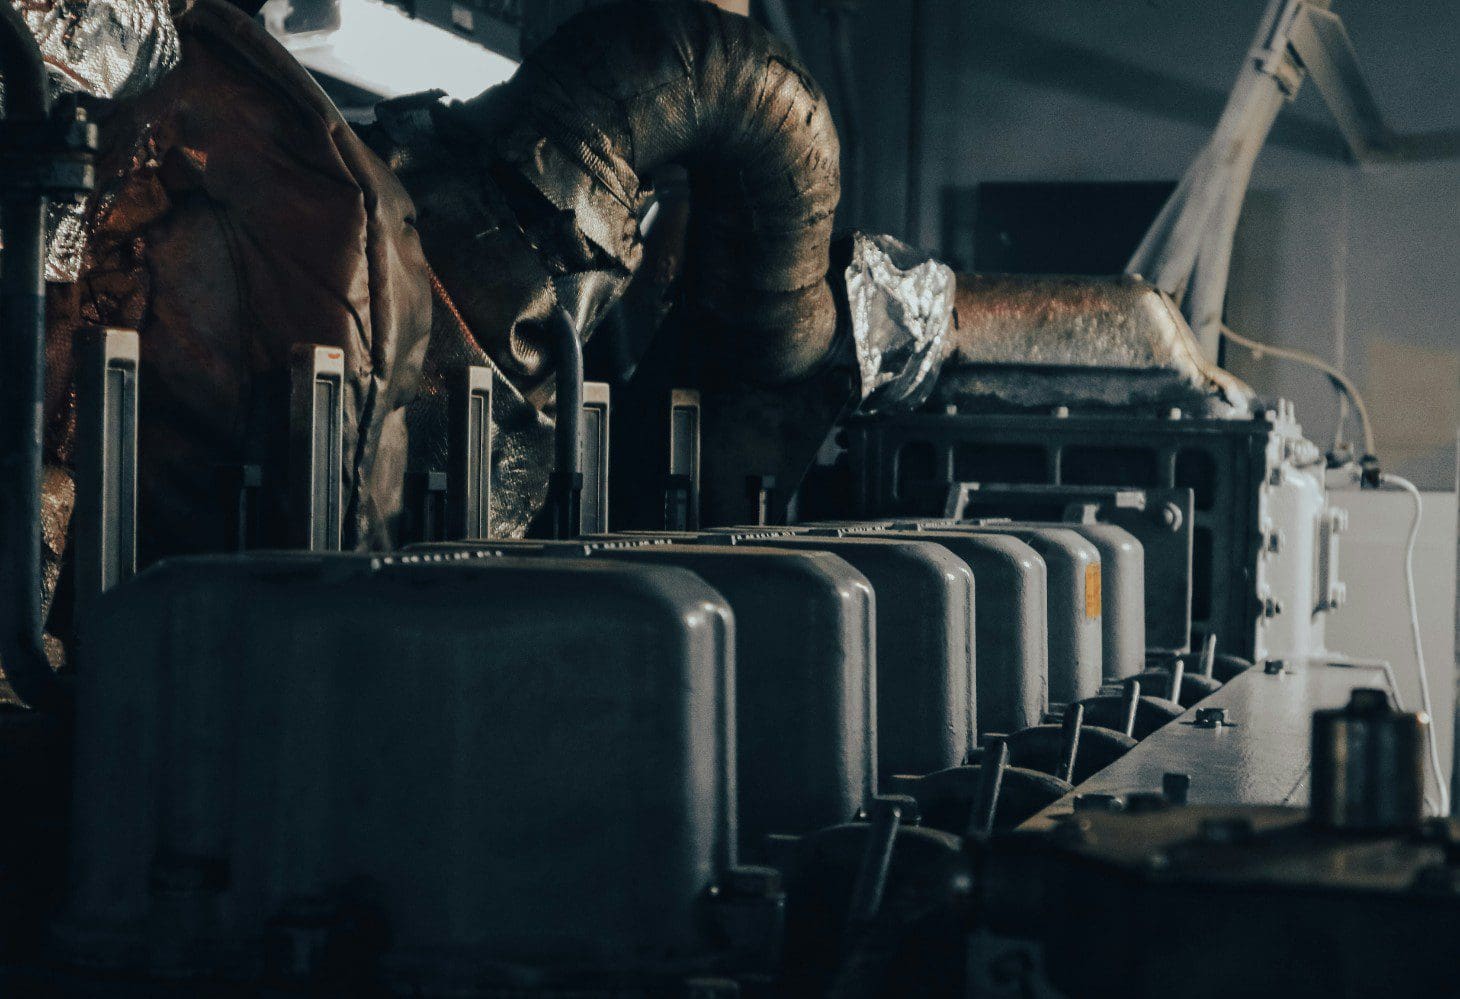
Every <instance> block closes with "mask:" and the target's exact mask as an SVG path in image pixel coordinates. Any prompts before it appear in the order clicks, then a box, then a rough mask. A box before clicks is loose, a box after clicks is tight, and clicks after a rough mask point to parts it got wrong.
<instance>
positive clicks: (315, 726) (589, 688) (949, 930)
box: [52, 427, 1332, 995]
mask: <svg viewBox="0 0 1460 999" xmlns="http://www.w3.org/2000/svg"><path fill="white" fill-rule="evenodd" d="M1280 430H1281V427H1277V428H1276V429H1275V431H1274V433H1273V438H1274V440H1275V441H1277V442H1278V443H1276V444H1274V447H1276V448H1278V449H1279V450H1282V449H1283V448H1287V452H1291V450H1292V445H1291V443H1288V444H1284V443H1283V441H1284V440H1286V439H1288V437H1290V436H1291V435H1284V434H1283V433H1281V432H1280ZM1287 452H1284V453H1283V454H1281V455H1277V458H1278V461H1277V462H1276V465H1275V471H1274V474H1273V475H1272V477H1271V479H1270V482H1269V483H1268V485H1269V486H1270V487H1271V491H1272V493H1273V495H1275V496H1276V497H1277V500H1276V501H1271V502H1270V501H1267V500H1264V502H1265V503H1268V505H1269V506H1271V507H1273V508H1274V515H1276V507H1277V505H1278V504H1279V503H1281V502H1288V501H1291V502H1292V503H1293V504H1294V505H1295V506H1297V507H1298V512H1299V514H1300V515H1301V516H1300V518H1297V519H1290V520H1289V521H1287V523H1289V524H1291V525H1292V526H1291V527H1290V528H1289V531H1290V532H1291V533H1293V534H1297V535H1300V536H1299V537H1293V538H1290V539H1289V541H1288V543H1287V544H1286V547H1283V546H1271V547H1270V548H1269V549H1268V550H1267V551H1265V552H1264V555H1263V558H1264V560H1265V561H1264V563H1263V569H1262V570H1261V572H1260V573H1259V575H1261V579H1260V580H1259V581H1258V583H1259V585H1261V586H1264V587H1267V588H1268V590H1269V594H1271V593H1272V589H1273V587H1274V586H1277V585H1288V586H1289V590H1290V591H1291V592H1288V591H1284V592H1283V593H1282V594H1280V595H1278V596H1275V597H1274V599H1289V600H1293V601H1295V602H1301V601H1311V600H1313V596H1312V591H1313V590H1314V588H1315V587H1316V586H1317V585H1319V584H1318V582H1317V581H1318V580H1320V579H1321V578H1322V577H1323V572H1322V571H1321V567H1317V566H1315V565H1314V560H1315V559H1318V558H1319V549H1320V541H1321V542H1322V543H1323V544H1326V543H1327V541H1328V538H1329V535H1328V534H1327V533H1324V534H1322V536H1321V538H1320V532H1319V531H1317V530H1316V529H1315V525H1319V524H1320V522H1325V523H1326V521H1323V517H1324V516H1325V514H1324V512H1323V511H1324V507H1323V503H1324V498H1323V496H1322V494H1321V480H1317V479H1315V477H1314V476H1312V475H1311V474H1309V475H1307V476H1299V477H1298V478H1296V480H1295V481H1296V482H1297V483H1298V486H1299V488H1297V489H1288V488H1285V483H1287V482H1288V481H1289V480H1288V479H1285V478H1284V476H1285V475H1286V476H1290V477H1291V476H1294V475H1295V474H1296V473H1294V472H1292V470H1291V468H1290V466H1291V464H1292V463H1291V462H1290V461H1288V460H1287V459H1288V457H1290V455H1289V454H1288V453H1287ZM1275 454H1276V452H1275ZM1315 481H1317V482H1318V483H1319V486H1318V490H1317V492H1316V493H1315V491H1314V488H1313V483H1314V482H1315ZM1294 497H1295V498H1294ZM1315 497H1316V503H1317V506H1314V504H1313V502H1312V501H1313V500H1314V499H1315ZM1305 504H1306V505H1305ZM1310 507H1312V509H1310ZM1272 530H1273V531H1274V532H1275V531H1276V530H1277V528H1276V527H1274V528H1272ZM1309 535H1312V537H1311V539H1310V538H1309ZM1282 555H1286V556H1287V558H1288V559H1290V560H1295V562H1299V563H1303V564H1296V565H1295V567H1294V568H1291V569H1290V570H1289V569H1285V568H1284V565H1282V564H1279V565H1278V566H1277V567H1276V568H1273V566H1272V564H1271V563H1273V562H1274V561H1278V562H1281V559H1280V556H1282ZM1323 557H1324V558H1326V559H1328V560H1329V562H1331V561H1332V553H1331V552H1330V551H1329V550H1328V549H1327V548H1323ZM1329 562H1325V563H1324V564H1325V565H1327V564H1329ZM1154 568H1156V569H1157V571H1154V572H1148V567H1147V566H1146V564H1145V555H1144V552H1143V548H1142V545H1141V544H1140V542H1139V541H1137V540H1136V538H1135V537H1134V536H1133V535H1132V534H1130V533H1128V532H1127V531H1125V530H1123V529H1121V528H1120V527H1117V526H1114V525H1112V524H1109V523H1100V522H1094V521H1088V520H1087V521H1084V522H1071V523H1049V522H1044V523H1040V522H1024V521H1014V520H1009V519H997V520H963V521H956V520H949V519H941V518H926V519H902V520H900V519H896V518H891V519H883V520H878V521H862V522H855V521H842V522H824V523H812V524H802V525H796V526H791V527H775V528H772V527H765V526H754V527H747V528H721V529H713V530H706V531H656V532H642V533H640V532H630V533H621V534H617V535H597V536H588V537H584V538H581V539H577V540H571V541H517V542H511V541H458V542H438V543H428V544H421V545H417V546H415V547H414V548H411V549H408V550H405V551H403V552H400V553H398V554H395V555H390V556H371V555H347V554H326V553H310V552H303V551H296V552H281V553H272V554H270V553H258V554H247V555H236V556H227V555H220V556H205V557H192V558H185V559H177V560H172V561H168V562H164V563H161V564H159V565H157V566H154V567H153V568H151V569H149V570H148V571H147V572H145V573H143V574H142V575H141V576H140V577H139V578H137V579H136V580H134V581H133V582H132V583H130V584H129V585H127V586H124V587H120V588H117V589H116V590H114V591H112V592H111V593H109V594H108V595H106V596H105V597H104V598H102V599H101V601H100V605H99V606H98V607H97V609H96V612H95V613H93V614H92V615H91V618H90V620H89V623H88V625H87V627H86V629H85V630H84V631H83V633H82V635H81V638H80V649H81V653H82V662H81V664H80V668H79V671H78V673H79V681H80V682H79V692H78V707H77V711H78V725H77V730H78V732H79V741H78V745H77V759H76V762H75V773H76V775H77V776H76V786H75V790H74V799H75V811H74V816H73V830H72V849H71V857H72V862H71V863H72V870H71V876H70V887H69V890H68V892H67V896H66V901H65V904H64V907H63V909H62V914H61V916H60V918H59V920H58V922H57V924H56V925H55V927H54V930H53V932H52V938H53V941H54V943H55V946H56V949H57V955H58V958H59V961H60V963H61V964H63V965H65V966H67V967H69V968H73V969H83V972H82V973H83V974H96V975H103V976H107V975H112V976H114V975H118V974H124V975H141V976H143V977H144V978H147V979H153V980H159V981H161V980H166V981H174V982H189V981H198V980H207V981H223V982H234V983H257V982H274V983H293V984H294V985H296V986H298V985H301V983H303V984H305V985H307V984H308V983H318V982H321V981H334V982H337V983H338V982H352V981H353V982H369V983H372V986H378V985H381V984H382V983H383V984H384V987H387V988H389V989H391V990H394V991H398V992H402V993H406V994H426V995H435V994H442V995H446V994H450V995H459V994H479V993H481V994H486V993H492V992H493V991H494V990H502V989H528V990H537V991H542V992H548V993H551V992H554V991H557V990H573V989H579V988H608V987H615V988H618V987H633V988H640V987H644V988H650V989H667V990H669V992H671V993H674V992H676V991H682V990H684V989H688V990H690V991H691V992H695V991H696V990H698V993H700V994H720V991H719V990H727V991H725V994H733V993H734V992H735V991H736V990H737V989H742V990H751V991H752V994H753V991H754V989H756V988H763V989H766V990H768V991H770V992H773V993H775V992H778V993H780V994H817V993H820V992H824V991H825V990H827V989H828V988H832V987H834V983H835V982H837V981H840V980H841V979H840V978H839V976H842V977H845V976H847V975H849V974H850V975H853V976H855V975H856V974H857V972H856V971H855V967H856V966H857V965H858V964H859V963H866V956H865V953H864V951H865V952H870V953H876V952H877V950H878V948H877V947H876V946H873V945H872V944H871V943H870V942H869V941H873V940H878V939H881V940H883V945H882V948H881V949H882V950H883V951H887V950H889V949H891V950H895V951H896V952H897V956H896V957H895V958H885V955H884V960H883V962H882V964H881V965H879V966H876V967H873V968H871V969H863V972H862V973H863V974H864V977H865V978H866V979H867V980H868V981H872V980H877V981H881V982H882V984H881V985H880V986H878V987H877V988H879V989H881V990H882V991H883V992H884V993H885V994H913V992H916V993H918V994H935V993H938V992H943V993H946V994H959V993H960V992H961V991H962V990H964V989H966V988H969V987H971V986H970V984H969V983H970V981H971V979H970V969H972V968H973V964H970V963H969V962H968V960H967V953H968V951H967V941H968V939H969V937H968V936H967V933H968V931H969V929H970V927H971V926H973V925H974V924H975V923H976V922H978V919H977V918H976V917H975V916H974V915H973V913H975V912H977V911H978V910H979V908H980V906H979V903H978V899H977V896H978V891H979V889H980V888H982V886H983V885H985V884H988V885H995V886H1002V887H1000V888H999V890H1000V891H1005V892H1007V882H1002V881H1000V879H999V878H998V877H997V876H996V875H993V874H990V873H989V872H988V871H987V870H986V869H985V868H986V866H987V865H988V864H989V863H990V861H989V860H988V858H987V857H983V856H982V855H981V854H980V852H979V851H982V850H986V849H988V847H987V846H986V844H987V843H988V842H989V837H990V836H991V835H992V836H993V837H994V842H998V841H999V839H1000V838H1001V837H1002V835H1003V834H1004V833H1006V832H1007V831H1009V830H1013V829H1015V827H1017V826H1019V825H1020V824H1021V823H1024V822H1026V820H1029V819H1031V818H1032V817H1034V816H1036V814H1037V813H1041V812H1042V811H1044V810H1046V809H1050V808H1051V806H1054V811H1055V812H1059V811H1060V810H1061V809H1063V811H1064V812H1068V811H1069V806H1070V803H1071V802H1072V801H1078V796H1077V795H1075V794H1074V792H1075V791H1076V788H1077V786H1078V785H1079V784H1080V783H1081V782H1083V781H1085V780H1087V779H1088V778H1090V777H1092V776H1094V775H1095V774H1097V773H1099V772H1100V771H1102V770H1103V769H1105V768H1106V767H1107V766H1108V765H1109V764H1111V763H1113V762H1115V761H1117V760H1119V759H1120V758H1121V757H1123V756H1124V755H1126V754H1127V753H1129V752H1131V751H1132V750H1134V749H1135V747H1136V746H1137V745H1138V742H1139V741H1140V740H1141V739H1143V738H1145V737H1146V736H1149V735H1150V734H1152V733H1154V732H1156V731H1158V730H1160V729H1161V728H1163V727H1164V726H1166V725H1168V724H1171V723H1173V722H1176V721H1177V720H1178V719H1182V718H1183V715H1184V714H1185V713H1186V712H1187V709H1188V708H1192V707H1194V706H1195V705H1196V704H1197V703H1198V702H1199V701H1201V700H1202V699H1204V698H1206V697H1208V696H1209V695H1211V694H1212V693H1213V692H1214V691H1216V690H1217V689H1218V688H1219V687H1220V686H1221V681H1222V680H1227V679H1231V678H1233V677H1234V676H1236V675H1238V671H1240V669H1241V665H1242V664H1240V663H1237V662H1235V661H1234V660H1233V659H1231V658H1226V659H1224V660H1223V661H1222V662H1221V664H1217V663H1215V662H1214V658H1213V657H1212V656H1211V655H1210V653H1208V654H1207V655H1206V656H1204V657H1202V667H1198V666H1197V661H1196V660H1195V659H1194V658H1193V657H1191V656H1189V655H1187V654H1186V650H1185V649H1155V648H1151V649H1148V648H1147V621H1146V613H1145V607H1146V604H1147V596H1148V592H1149V591H1151V590H1152V589H1153V588H1158V587H1161V586H1168V585H1171V586H1175V585H1182V582H1183V581H1182V580H1180V579H1176V578H1171V577H1170V574H1169V573H1168V574H1166V575H1165V576H1163V572H1162V571H1160V568H1159V567H1154ZM1183 568H1184V567H1173V569H1172V571H1173V572H1175V574H1176V575H1177V576H1179V575H1180V572H1181V571H1182V570H1183ZM1187 571H1189V570H1187ZM1284 572H1286V575H1284ZM1284 580H1286V584H1283V582H1282V581H1284ZM1186 585H1189V583H1188V584H1186ZM1327 596H1328V594H1326V593H1325V594H1324V599H1326V598H1327ZM1320 603H1321V600H1320ZM1314 606H1315V612H1314V614H1313V615H1311V616H1307V617H1309V619H1310V621H1311V620H1317V621H1319V624H1320V625H1321V611H1322V610H1323V609H1324V608H1323V607H1321V606H1318V605H1316V604H1315V605H1314ZM1257 626H1258V627H1263V625H1262V623H1261V621H1259V624H1258V625H1257ZM1310 639H1311V635H1310V636H1304V637H1303V641H1309V640H1310ZM1320 641H1321V638H1320ZM1261 647H1262V648H1263V650H1264V652H1265V654H1266V655H1268V656H1270V657H1272V658H1277V657H1278V656H1279V655H1281V654H1287V655H1290V656H1296V655H1299V654H1302V653H1307V652H1313V651H1317V650H1316V649H1314V648H1311V647H1310V648H1298V647H1290V648H1286V649H1284V648H1281V647H1279V646H1278V645H1277V643H1276V642H1275V641H1274V639H1273V637H1272V636H1271V635H1268V636H1265V639H1264V640H1263V641H1262V642H1261ZM1257 672H1260V671H1257ZM1182 723H1183V724H1186V723H1187V722H1186V721H1183V722H1182ZM1173 776H1174V777H1175V778H1176V779H1174V780H1168V781H1167V785H1168V786H1167V787H1166V788H1165V793H1166V798H1165V799H1164V800H1165V801H1172V802H1174V801H1180V800H1183V799H1184V794H1185V788H1186V786H1187V785H1189V783H1190V780H1191V779H1192V776H1191V775H1173ZM1195 779H1197V780H1200V779H1201V777H1200V775H1196V776H1195ZM1146 797H1148V798H1149V797H1151V796H1149V795H1147V796H1146ZM1056 803H1061V804H1058V805H1057V804H1056ZM1101 820H1102V821H1106V820H1105V819H1104V818H1103V817H1101ZM1274 821H1277V820H1274ZM1040 842H1041V843H1042V844H1045V845H1044V846H1042V847H1041V849H1044V850H1048V849H1050V848H1051V847H1050V844H1053V843H1055V842H1057V838H1055V839H1050V838H1049V837H1043V838H1042V839H1041V840H1040ZM1014 855H1015V856H1019V857H1021V858H1022V857H1023V856H1024V854H1023V853H1021V852H1019V851H1015V854H1014ZM879 858H880V860H879ZM1020 862H1021V863H1025V864H1027V863H1028V861H1027V859H1023V860H1021V861H1020ZM889 869H890V870H891V875H892V880H891V882H889V881H888V876H889ZM1015 869H1017V867H1016V868H1015ZM890 883H891V884H895V885H897V886H899V887H897V891H899V892H901V893H902V896H906V897H911V898H913V899H914V900H915V901H914V902H913V903H911V904H912V906H913V908H914V909H915V910H916V913H917V918H916V919H911V921H910V922H907V921H906V920H905V922H906V925H902V924H899V925H900V927H901V928H900V929H889V928H888V925H887V921H888V920H889V919H900V918H904V917H905V915H906V913H905V910H906V909H907V905H908V904H909V903H907V902H906V898H904V901H903V903H902V904H901V905H894V904H893V902H892V901H891V896H890V895H889V899H888V901H887V902H886V903H885V904H884V903H883V894H884V892H888V893H890V892H892V890H893V889H891V888H889V887H888V885H889V884H890ZM910 885H911V887H909V886H910ZM1046 904H1054V905H1059V904H1063V903H1058V902H1053V901H1051V900H1046ZM879 913H880V914H879ZM889 913H891V915H889ZM899 913H900V914H901V915H899ZM930 919H931V920H932V922H931V923H930V922H929V920H930ZM908 926H915V927H917V930H916V932H912V933H910V932H909V931H908ZM1026 929H1027V927H1026ZM1032 935H1034V936H1038V928H1037V927H1034V928H1033V931H1032ZM874 964H875V962H874ZM849 969H852V970H849ZM889 969H892V970H889ZM888 975H893V976H894V980H895V983H896V984H895V985H891V986H889V985H888V984H887V981H886V979H887V976H888ZM974 977H977V976H974ZM1018 977H1019V976H1015V978H1016V979H1017V978H1018ZM1026 977H1027V976H1026ZM1020 981H1023V980H1022V979H1021V980H1020ZM1006 984H1007V983H1006ZM1023 984H1025V985H1027V982H1023ZM984 986H985V987H986V988H985V991H989V990H990V989H992V988H993V986H990V985H989V983H988V982H987V981H985V982H984ZM908 989H911V990H912V992H908V991H905V990H908ZM706 990H708V991H706ZM874 991H876V990H875V989H874ZM1097 993H1098V990H1097Z"/></svg>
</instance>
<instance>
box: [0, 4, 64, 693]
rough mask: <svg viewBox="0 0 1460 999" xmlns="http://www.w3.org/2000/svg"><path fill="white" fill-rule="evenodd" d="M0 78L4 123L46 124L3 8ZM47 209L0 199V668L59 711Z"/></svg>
mask: <svg viewBox="0 0 1460 999" xmlns="http://www.w3.org/2000/svg"><path fill="white" fill-rule="evenodd" d="M0 75H3V77H4V80H5V111H6V120H8V121H31V122H40V121H44V120H45V119H46V118H47V117H48V115H49V114H50V97H49V91H48V90H47V81H46V69H45V64H44V63H43V62H42V61H41V53H40V49H39V48H38V47H37V46H36V43H35V39H34V38H33V37H32V36H31V33H30V30H29V29H28V28H27V27H26V26H25V21H24V20H23V19H22V18H21V16H20V15H19V14H18V13H16V11H15V9H14V8H13V7H12V6H11V5H10V4H8V3H0ZM7 152H8V153H10V154H12V155H13V154H14V151H13V150H7ZM46 203H47V200H46V196H45V195H44V194H43V193H41V192H40V191H39V190H36V189H34V188H29V189H26V188H20V189H17V188H15V187H12V186H7V187H6V189H5V190H4V191H3V193H0V226H3V231H4V241H5V248H4V256H3V266H0V386H3V387H0V668H3V669H4V671H5V676H6V679H8V680H9V682H10V686H11V689H13V690H14V691H15V694H16V696H18V697H19V698H20V699H21V700H22V701H24V702H25V703H26V704H28V705H30V706H31V707H33V708H37V709H39V710H49V711H58V710H63V709H65V708H66V707H67V706H69V704H70V698H69V696H68V695H69V693H70V691H69V688H67V687H66V686H65V684H64V683H63V682H62V680H61V678H60V677H58V676H57V675H56V673H55V671H54V670H52V669H51V664H50V660H49V659H48V658H47V656H46V647H45V637H44V627H45V622H44V620H43V619H42V608H43V598H42V586H41V578H40V573H41V517H40V514H41V447H42V433H43V427H44V420H43V410H44V398H45V396H44V394H43V392H44V382H45V333H46V283H45V252H46Z"/></svg>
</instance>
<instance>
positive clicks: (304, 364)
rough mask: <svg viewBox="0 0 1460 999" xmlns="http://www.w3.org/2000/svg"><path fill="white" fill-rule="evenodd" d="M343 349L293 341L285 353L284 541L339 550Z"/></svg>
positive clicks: (341, 500)
mask: <svg viewBox="0 0 1460 999" xmlns="http://www.w3.org/2000/svg"><path fill="white" fill-rule="evenodd" d="M344 389H345V353H344V351H342V350H341V349H340V348H338V347H322V346H319V345H318V344H308V343H297V344H295V345H294V348H293V350H292V351H291V352H290V357H289V520H290V531H289V533H290V540H291V542H292V543H293V544H294V545H296V546H297V547H300V548H304V549H307V550H309V551H339V549H340V527H341V521H342V515H343V504H344V482H343V478H344V424H345V400H344V394H345V393H344Z"/></svg>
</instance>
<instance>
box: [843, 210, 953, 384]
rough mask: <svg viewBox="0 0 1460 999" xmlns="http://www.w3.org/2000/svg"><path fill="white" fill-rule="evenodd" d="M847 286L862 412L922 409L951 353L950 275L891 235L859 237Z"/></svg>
mask: <svg viewBox="0 0 1460 999" xmlns="http://www.w3.org/2000/svg"><path fill="white" fill-rule="evenodd" d="M846 280H847V303H848V305H849V307H850V310H851V317H852V338H853V341H854V342H855V344H856V350H857V366H858V368H859V369H860V371H861V374H862V410H863V411H864V412H876V411H878V410H887V409H912V408H915V407H917V406H919V405H921V404H922V403H923V402H924V401H926V399H927V398H928V396H929V395H931V394H932V391H933V385H934V384H935V383H936V382H937V380H938V370H939V368H940V367H941V365H942V363H943V358H944V357H945V356H946V355H947V353H948V347H949V343H950V341H949V331H950V330H951V329H952V328H953V292H954V287H955V279H954V275H953V269H952V268H951V267H949V266H948V265H947V264H944V263H940V262H939V261H937V260H934V259H932V258H931V257H929V256H927V255H926V254H924V253H922V252H921V251H919V250H915V249H913V248H912V247H910V246H908V245H906V244H905V243H900V242H898V241H897V240H895V239H893V238H892V237H891V236H869V235H867V234H865V233H860V232H858V233H855V234H853V236H852V259H851V262H850V263H848V264H847V270H846Z"/></svg>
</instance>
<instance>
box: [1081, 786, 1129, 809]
mask: <svg viewBox="0 0 1460 999" xmlns="http://www.w3.org/2000/svg"><path fill="white" fill-rule="evenodd" d="M1075 811H1076V812H1123V811H1125V801H1124V799H1122V798H1121V796H1120V795H1118V794H1107V793H1105V792H1103V791H1089V792H1086V793H1085V794H1077V795H1075Z"/></svg>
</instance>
